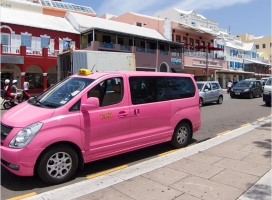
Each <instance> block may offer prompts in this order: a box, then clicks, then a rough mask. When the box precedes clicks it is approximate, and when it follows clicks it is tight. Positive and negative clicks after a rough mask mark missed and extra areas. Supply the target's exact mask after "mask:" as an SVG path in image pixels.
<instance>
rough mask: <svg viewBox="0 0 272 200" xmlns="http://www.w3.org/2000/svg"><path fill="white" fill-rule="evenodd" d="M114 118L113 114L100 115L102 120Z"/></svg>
mask: <svg viewBox="0 0 272 200" xmlns="http://www.w3.org/2000/svg"><path fill="white" fill-rule="evenodd" d="M109 118H112V113H106V114H100V119H109Z"/></svg>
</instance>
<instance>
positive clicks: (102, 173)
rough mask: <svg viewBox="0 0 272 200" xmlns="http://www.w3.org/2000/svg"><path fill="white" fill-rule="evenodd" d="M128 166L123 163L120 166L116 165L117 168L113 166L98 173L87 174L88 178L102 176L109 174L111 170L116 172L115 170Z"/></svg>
mask: <svg viewBox="0 0 272 200" xmlns="http://www.w3.org/2000/svg"><path fill="white" fill-rule="evenodd" d="M127 167H128V166H127V165H122V166H119V167H115V168H112V169H109V170H105V171H102V172H98V173H95V174H92V175H89V176H86V178H87V179H90V178H95V177H98V176H102V175H105V174H108V173H111V172H114V171H117V170H120V169H124V168H127Z"/></svg>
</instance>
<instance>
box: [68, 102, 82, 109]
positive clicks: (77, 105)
mask: <svg viewBox="0 0 272 200" xmlns="http://www.w3.org/2000/svg"><path fill="white" fill-rule="evenodd" d="M80 104H81V100H78V101H77V102H76V103H75V104H74V105H73V106H72V107H71V108H70V109H69V112H73V111H79V109H80Z"/></svg>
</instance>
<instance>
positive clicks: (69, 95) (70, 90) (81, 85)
mask: <svg viewBox="0 0 272 200" xmlns="http://www.w3.org/2000/svg"><path fill="white" fill-rule="evenodd" d="M93 81H94V79H87V78H78V77H76V78H75V77H68V78H67V79H64V80H63V81H61V82H59V83H57V84H56V85H54V86H52V87H50V88H49V89H48V90H45V91H44V92H43V93H41V94H39V95H38V96H36V97H34V98H31V99H29V100H28V102H29V103H30V104H32V105H35V106H39V107H47V108H58V107H61V106H63V105H65V104H66V103H67V102H69V101H70V100H71V99H73V98H74V97H75V96H76V95H77V94H79V93H80V92H81V91H82V90H84V89H85V88H86V87H87V86H88V85H90V84H91V83H92V82H93Z"/></svg>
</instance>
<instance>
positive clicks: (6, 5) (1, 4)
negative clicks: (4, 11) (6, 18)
mask: <svg viewBox="0 0 272 200" xmlns="http://www.w3.org/2000/svg"><path fill="white" fill-rule="evenodd" d="M0 6H1V7H4V8H11V5H10V4H7V3H0Z"/></svg>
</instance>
